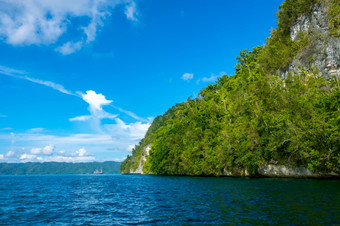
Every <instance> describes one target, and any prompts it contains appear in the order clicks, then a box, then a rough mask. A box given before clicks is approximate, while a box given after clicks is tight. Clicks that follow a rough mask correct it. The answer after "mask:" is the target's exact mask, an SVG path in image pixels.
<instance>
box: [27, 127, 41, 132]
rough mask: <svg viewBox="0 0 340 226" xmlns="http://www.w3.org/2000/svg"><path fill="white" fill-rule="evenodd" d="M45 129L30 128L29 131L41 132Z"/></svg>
mask: <svg viewBox="0 0 340 226" xmlns="http://www.w3.org/2000/svg"><path fill="white" fill-rule="evenodd" d="M43 131H44V128H32V129H29V130H28V132H29V133H40V132H43Z"/></svg>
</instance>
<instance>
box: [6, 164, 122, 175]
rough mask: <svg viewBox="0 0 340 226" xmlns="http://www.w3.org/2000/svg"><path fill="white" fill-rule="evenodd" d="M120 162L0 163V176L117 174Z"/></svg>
mask: <svg viewBox="0 0 340 226" xmlns="http://www.w3.org/2000/svg"><path fill="white" fill-rule="evenodd" d="M119 168H120V162H112V161H107V162H87V163H66V162H44V163H40V162H27V163H0V175H42V174H92V173H93V172H94V171H95V170H96V169H98V170H100V169H103V173H105V174H114V173H119Z"/></svg>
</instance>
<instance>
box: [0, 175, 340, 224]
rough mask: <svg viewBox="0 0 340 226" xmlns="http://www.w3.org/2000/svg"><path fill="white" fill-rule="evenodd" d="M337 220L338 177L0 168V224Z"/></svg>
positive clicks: (339, 206)
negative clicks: (5, 171) (23, 172)
mask: <svg viewBox="0 0 340 226" xmlns="http://www.w3.org/2000/svg"><path fill="white" fill-rule="evenodd" d="M228 223H232V224H257V225H258V224H262V225H265V224H292V225H301V224H309V225H315V224H327V225H330V224H340V181H339V180H315V179H274V178H273V179H270V178H262V179H249V178H208V177H162V176H142V175H52V176H51V175H49V176H0V224H8V225H12V224H51V225H53V224H73V225H77V224H79V225H80V224H89V225H110V224H111V225H120V224H122V225H126V224H156V225H159V224H197V225H202V224H206V225H212V224H214V225H218V224H228Z"/></svg>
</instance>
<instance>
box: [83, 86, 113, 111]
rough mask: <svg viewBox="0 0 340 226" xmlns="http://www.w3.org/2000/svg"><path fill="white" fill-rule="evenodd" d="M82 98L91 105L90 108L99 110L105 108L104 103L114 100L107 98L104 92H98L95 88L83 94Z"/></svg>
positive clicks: (107, 103)
mask: <svg viewBox="0 0 340 226" xmlns="http://www.w3.org/2000/svg"><path fill="white" fill-rule="evenodd" d="M82 98H83V100H84V101H86V102H87V103H88V104H89V105H90V109H93V110H99V111H101V110H103V109H102V106H103V105H109V104H111V103H112V102H113V101H112V100H107V99H106V97H105V96H104V95H103V94H101V93H99V94H97V93H96V92H95V91H93V90H88V91H86V94H82Z"/></svg>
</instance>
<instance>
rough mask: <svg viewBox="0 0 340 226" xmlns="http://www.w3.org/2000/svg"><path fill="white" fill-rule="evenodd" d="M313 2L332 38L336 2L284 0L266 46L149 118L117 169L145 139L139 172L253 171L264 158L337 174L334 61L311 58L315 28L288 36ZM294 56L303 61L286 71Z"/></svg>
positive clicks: (132, 165)
mask: <svg viewBox="0 0 340 226" xmlns="http://www.w3.org/2000/svg"><path fill="white" fill-rule="evenodd" d="M319 9H320V10H321V9H322V10H323V11H326V12H327V14H326V19H327V21H328V24H327V29H328V30H327V29H326V30H327V31H328V33H327V38H329V37H331V38H332V42H335V43H336V45H339V44H340V42H339V41H340V39H339V36H340V32H339V27H340V26H339V24H340V17H339V15H340V2H339V1H337V0H287V1H285V2H284V3H283V4H282V5H281V7H280V10H279V12H278V14H277V16H278V27H277V29H275V30H273V31H272V35H271V37H270V38H268V39H267V42H266V45H265V46H258V47H255V48H254V49H253V50H251V51H248V50H244V51H242V52H241V53H240V56H239V57H237V60H238V64H237V65H236V67H235V69H236V72H235V75H233V76H227V75H224V76H222V77H220V78H219V79H218V81H217V82H216V83H215V84H213V85H209V86H208V87H206V88H205V89H203V90H201V91H200V93H199V95H198V97H197V98H194V99H191V98H189V99H188V100H187V101H186V102H184V103H181V104H177V105H176V106H174V107H172V108H171V109H170V110H169V111H168V112H167V113H165V114H164V115H163V116H159V117H157V118H156V119H155V121H154V122H153V124H152V126H151V127H150V129H149V131H148V132H147V134H146V136H145V138H144V139H143V140H142V141H141V143H140V144H139V145H137V146H136V147H135V149H134V150H133V154H132V156H128V158H127V159H126V160H125V161H124V162H123V163H122V165H121V172H122V173H130V172H133V171H134V170H135V169H136V168H137V167H138V165H139V164H140V162H141V159H142V156H143V155H146V153H143V152H145V151H144V147H145V146H146V145H149V144H151V146H150V147H151V149H150V151H149V155H148V156H147V157H146V161H145V163H144V162H143V164H144V166H143V172H144V173H152V174H162V175H225V174H226V172H233V171H235V170H240V169H245V170H247V171H248V172H249V173H250V174H251V175H256V174H257V172H258V169H259V167H261V166H263V165H268V164H275V165H286V166H287V165H288V166H291V167H300V166H303V167H308V169H309V170H311V171H313V172H335V173H340V172H339V171H340V81H339V79H340V75H339V74H338V72H337V70H338V68H335V69H332V71H331V72H329V71H326V70H325V71H323V68H322V65H323V64H329V63H327V62H326V63H323V64H317V63H315V61H317V60H319V58H318V56H317V55H316V54H315V52H319V50H318V51H312V50H313V48H316V47H315V46H320V44H319V42H320V40H321V42H324V40H326V39H322V38H321V39H320V38H319V39H318V38H317V37H324V36H321V35H320V36H318V34H317V33H318V32H317V31H315V30H311V29H309V30H306V31H298V32H297V34H296V35H295V36H294V39H292V26H293V25H294V24H295V23H296V21H297V20H298V18H300V16H301V15H303V16H304V17H306V18H308V16H312V13H313V12H315V11H317V10H319ZM294 32H295V31H294ZM323 35H324V34H323ZM327 40H328V39H327ZM321 46H322V45H321ZM311 49H312V50H311ZM327 51H328V50H327ZM308 53H310V54H308ZM338 55H339V53H338ZM294 59H299V62H303V67H301V68H299V70H298V71H297V70H294V71H289V68H290V67H291V62H292V61H293V60H294ZM336 60H337V59H336V58H335V61H336ZM333 63H334V62H333ZM339 64H340V62H336V63H335V64H334V65H335V66H334V67H339ZM315 65H316V66H315ZM318 65H321V66H320V67H317V66H318ZM332 67H333V66H332ZM282 71H285V76H284V77H282V76H280V75H281V74H282ZM338 71H339V70H338Z"/></svg>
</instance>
